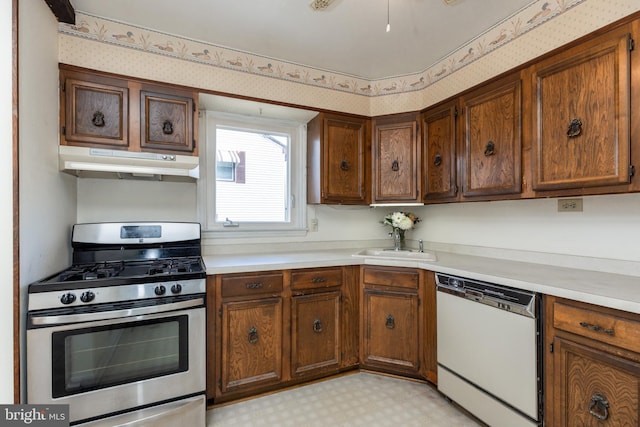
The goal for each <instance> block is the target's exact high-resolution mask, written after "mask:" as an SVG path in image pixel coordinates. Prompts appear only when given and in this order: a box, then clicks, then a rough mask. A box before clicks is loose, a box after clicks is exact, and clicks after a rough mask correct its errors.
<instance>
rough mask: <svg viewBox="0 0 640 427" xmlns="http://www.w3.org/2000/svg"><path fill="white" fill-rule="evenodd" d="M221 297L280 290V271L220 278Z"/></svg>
mask: <svg viewBox="0 0 640 427" xmlns="http://www.w3.org/2000/svg"><path fill="white" fill-rule="evenodd" d="M221 282H222V297H223V298H224V297H240V296H247V295H257V294H265V293H266V294H277V293H280V292H282V273H274V274H261V275H256V276H227V277H223V278H222V281H221Z"/></svg>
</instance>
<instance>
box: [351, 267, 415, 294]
mask: <svg viewBox="0 0 640 427" xmlns="http://www.w3.org/2000/svg"><path fill="white" fill-rule="evenodd" d="M419 279H420V277H419V274H418V271H416V270H407V269H406V268H390V267H384V269H377V268H369V267H367V268H365V269H364V279H363V281H364V283H366V284H368V285H380V286H391V287H394V288H407V289H418V282H419Z"/></svg>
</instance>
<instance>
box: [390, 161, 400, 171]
mask: <svg viewBox="0 0 640 427" xmlns="http://www.w3.org/2000/svg"><path fill="white" fill-rule="evenodd" d="M391 170H392V171H394V172H398V171H399V170H400V164H399V163H398V161H397V160H394V161H393V162H392V163H391Z"/></svg>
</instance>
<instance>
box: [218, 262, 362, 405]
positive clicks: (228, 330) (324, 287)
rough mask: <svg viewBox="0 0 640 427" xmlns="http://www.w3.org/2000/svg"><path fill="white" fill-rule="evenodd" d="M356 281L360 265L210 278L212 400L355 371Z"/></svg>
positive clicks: (356, 336) (232, 398)
mask: <svg viewBox="0 0 640 427" xmlns="http://www.w3.org/2000/svg"><path fill="white" fill-rule="evenodd" d="M359 277H360V269H359V266H337V267H320V268H307V269H294V270H278V271H264V272H253V273H233V274H221V275H216V276H208V277H207V287H208V290H207V312H208V313H209V316H208V319H207V399H208V400H209V401H210V402H211V401H214V400H215V402H216V403H220V402H226V401H231V400H235V399H239V398H243V397H247V396H252V395H255V394H258V393H263V392H266V391H270V390H274V389H278V388H282V387H286V386H289V385H292V384H296V383H300V382H304V381H309V380H312V379H316V378H320V377H323V376H328V375H334V374H337V373H339V372H342V371H345V370H349V369H353V368H355V367H356V366H357V365H358V362H359V361H358V356H359V354H358V344H359V341H358V337H359V333H358V322H359V315H358V313H359V311H358V310H359V305H358V303H359Z"/></svg>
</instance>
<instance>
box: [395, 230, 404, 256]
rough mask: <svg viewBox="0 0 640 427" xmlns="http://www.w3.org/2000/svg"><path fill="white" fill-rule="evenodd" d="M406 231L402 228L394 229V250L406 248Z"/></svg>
mask: <svg viewBox="0 0 640 427" xmlns="http://www.w3.org/2000/svg"><path fill="white" fill-rule="evenodd" d="M404 231H405V230H403V229H401V228H394V229H393V250H394V251H401V250H404Z"/></svg>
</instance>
